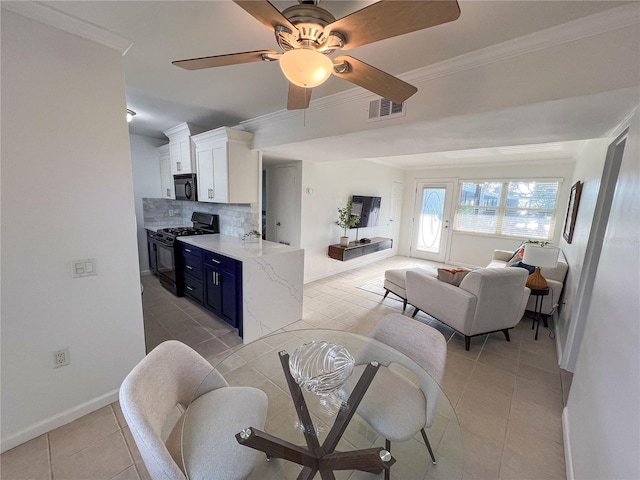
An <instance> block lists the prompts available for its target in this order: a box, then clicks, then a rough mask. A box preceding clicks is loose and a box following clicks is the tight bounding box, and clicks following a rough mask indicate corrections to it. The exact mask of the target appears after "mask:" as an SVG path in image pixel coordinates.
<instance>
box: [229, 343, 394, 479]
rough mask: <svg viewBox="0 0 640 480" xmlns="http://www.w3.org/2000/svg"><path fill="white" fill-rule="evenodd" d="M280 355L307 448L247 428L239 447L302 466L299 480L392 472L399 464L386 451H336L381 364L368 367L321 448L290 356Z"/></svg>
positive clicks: (238, 437) (373, 363)
mask: <svg viewBox="0 0 640 480" xmlns="http://www.w3.org/2000/svg"><path fill="white" fill-rule="evenodd" d="M279 355H280V363H281V364H282V370H283V371H284V376H285V378H286V379H287V385H288V386H289V391H290V392H291V398H292V400H293V404H294V406H295V408H296V412H297V414H298V418H299V419H300V423H301V424H302V426H303V433H304V437H305V440H306V442H307V447H306V448H305V447H301V446H298V445H294V444H293V443H290V442H287V441H286V440H282V439H281V438H278V437H274V436H273V435H269V434H268V433H265V432H263V431H260V430H257V429H255V428H252V427H249V428H246V429H244V430H243V431H242V432H240V433H238V434H236V440H237V441H238V443H239V444H241V445H245V446H247V447H251V448H254V449H256V450H260V451H261V452H264V453H265V454H267V456H268V457H273V458H283V459H285V460H289V461H291V462H295V463H297V464H298V465H302V466H303V467H304V468H303V469H302V471H301V472H300V475H298V480H310V479H312V478H313V477H314V475H315V474H316V473H317V472H320V476H321V478H322V480H335V475H334V474H333V472H334V470H361V471H363V472H369V473H380V472H382V471H383V470H387V471H388V470H389V468H391V465H393V464H394V463H395V461H396V460H395V459H394V458H393V457H392V456H391V454H390V453H389V452H388V451H387V450H385V449H384V448H382V447H379V448H367V449H363V450H353V451H350V452H336V451H335V448H336V446H337V445H338V442H339V441H340V438H342V435H343V433H344V431H345V430H346V429H347V426H348V425H349V422H350V421H351V418H352V417H353V415H354V414H355V413H356V409H357V408H358V405H360V401H361V400H362V397H364V394H365V393H366V391H367V389H368V388H369V385H370V384H371V381H372V380H373V377H374V376H375V374H376V373H377V372H378V368H379V364H378V363H377V362H371V363H370V364H369V365H367V367H366V368H365V370H364V372H363V373H362V376H361V377H360V380H358V383H357V384H356V386H355V388H354V389H353V392H351V395H350V396H349V400H348V403H347V408H341V409H340V411H339V412H338V414H337V415H336V419H335V421H334V422H333V427H331V430H330V431H329V434H328V435H327V438H326V439H325V440H324V442H323V444H322V445H320V442H319V441H318V435H317V432H316V429H315V426H314V425H313V421H312V420H311V415H310V413H309V409H308V408H307V404H306V402H305V400H304V396H303V395H302V390H301V389H300V386H299V385H298V384H297V383H296V381H295V380H294V378H293V377H292V376H291V371H290V370H289V354H288V353H287V352H285V351H284V350H283V351H281V352H280V354H279Z"/></svg>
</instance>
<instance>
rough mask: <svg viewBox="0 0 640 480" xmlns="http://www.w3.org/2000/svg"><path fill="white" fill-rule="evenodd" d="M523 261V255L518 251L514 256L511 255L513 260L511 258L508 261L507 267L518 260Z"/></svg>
mask: <svg viewBox="0 0 640 480" xmlns="http://www.w3.org/2000/svg"><path fill="white" fill-rule="evenodd" d="M521 261H522V255H519V254H517V253H516V254H515V255H514V256H513V257H511V260H509V261H508V262H507V267H511V266H513V265H514V264H516V263H518V262H521Z"/></svg>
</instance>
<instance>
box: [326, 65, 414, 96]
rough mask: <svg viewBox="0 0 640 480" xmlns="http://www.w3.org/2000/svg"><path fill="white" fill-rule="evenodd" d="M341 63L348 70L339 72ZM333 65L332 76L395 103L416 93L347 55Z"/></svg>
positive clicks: (395, 78) (412, 89) (412, 87)
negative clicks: (345, 65) (344, 64)
mask: <svg viewBox="0 0 640 480" xmlns="http://www.w3.org/2000/svg"><path fill="white" fill-rule="evenodd" d="M341 63H346V64H348V68H347V69H346V71H344V72H341V71H340V64H341ZM334 65H336V68H334V70H333V74H334V75H335V76H336V77H340V78H343V79H345V80H347V81H349V82H351V83H355V84H356V85H358V86H360V87H362V88H366V89H367V90H369V91H371V92H373V93H375V94H377V95H380V96H381V97H384V98H386V99H388V100H391V101H392V102H395V103H402V102H404V101H405V100H406V99H407V98H409V97H410V96H411V95H413V94H414V93H416V92H417V91H418V89H417V88H416V87H414V86H413V85H410V84H408V83H407V82H404V81H402V80H400V79H399V78H397V77H394V76H393V75H390V74H388V73H386V72H383V71H382V70H378V69H377V68H375V67H372V66H371V65H368V64H366V63H364V62H361V61H360V60H358V59H356V58H353V57H350V56H349V55H341V56H339V57H336V58H335V59H334Z"/></svg>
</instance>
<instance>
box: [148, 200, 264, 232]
mask: <svg viewBox="0 0 640 480" xmlns="http://www.w3.org/2000/svg"><path fill="white" fill-rule="evenodd" d="M142 209H143V214H144V225H145V226H150V227H191V226H192V225H193V224H192V223H191V214H192V213H193V212H205V213H215V214H217V215H220V233H222V234H224V235H229V236H231V237H237V238H242V236H243V235H244V234H245V233H247V232H249V231H251V230H254V229H255V230H260V210H259V206H258V204H257V203H252V204H250V205H247V204H223V203H204V202H187V201H183V200H167V199H164V198H143V199H142ZM169 211H171V212H172V213H173V215H172V216H170V215H169V213H170V212H169Z"/></svg>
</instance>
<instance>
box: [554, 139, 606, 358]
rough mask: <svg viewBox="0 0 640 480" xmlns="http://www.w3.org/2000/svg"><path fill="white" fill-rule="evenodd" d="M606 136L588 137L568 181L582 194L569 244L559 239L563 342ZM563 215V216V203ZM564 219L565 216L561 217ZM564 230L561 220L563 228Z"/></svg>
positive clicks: (559, 329)
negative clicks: (563, 272) (562, 257)
mask: <svg viewBox="0 0 640 480" xmlns="http://www.w3.org/2000/svg"><path fill="white" fill-rule="evenodd" d="M607 145H608V141H607V139H596V140H590V141H588V142H587V143H586V145H585V148H584V149H583V151H582V152H581V153H580V155H579V156H578V158H577V161H576V168H575V170H574V172H573V176H572V177H571V181H569V182H568V184H569V185H570V186H571V185H573V184H575V183H576V182H577V181H581V182H583V183H584V184H583V186H582V194H581V196H580V203H579V205H578V207H579V208H578V215H577V217H576V223H575V227H574V231H573V237H572V240H571V243H567V242H566V241H565V240H564V238H561V240H560V248H562V251H563V253H564V255H565V257H566V259H567V263H568V264H569V270H568V272H567V277H566V280H565V283H564V287H563V295H564V299H563V305H562V307H561V308H560V310H559V315H558V324H557V329H556V330H557V332H558V343H559V345H561V346H563V345H565V342H566V340H567V332H568V330H569V325H570V324H571V322H572V321H573V320H572V319H573V318H574V313H575V310H574V308H573V307H574V305H573V301H574V299H575V298H576V293H577V288H578V282H579V280H580V276H581V275H582V266H583V262H584V255H585V251H586V248H587V241H588V239H589V232H590V230H591V224H592V221H593V214H594V211H595V208H596V200H597V197H598V192H599V190H600V178H601V176H602V169H603V167H604V162H605V158H606V154H607ZM564 214H565V215H566V205H565V211H564ZM563 220H564V218H563ZM561 228H563V229H564V222H563V224H562V227H561Z"/></svg>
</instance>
